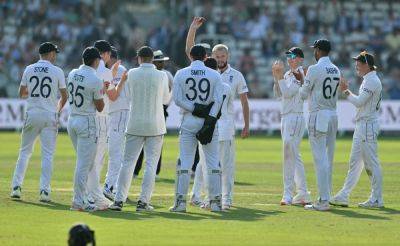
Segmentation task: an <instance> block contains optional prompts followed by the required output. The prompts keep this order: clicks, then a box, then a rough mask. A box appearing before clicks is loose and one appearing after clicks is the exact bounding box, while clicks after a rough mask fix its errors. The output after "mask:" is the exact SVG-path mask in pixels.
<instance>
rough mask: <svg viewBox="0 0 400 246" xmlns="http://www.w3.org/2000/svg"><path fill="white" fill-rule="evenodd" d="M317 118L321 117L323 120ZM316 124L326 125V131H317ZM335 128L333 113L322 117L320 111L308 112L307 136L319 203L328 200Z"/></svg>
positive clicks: (335, 122) (334, 115)
mask: <svg viewBox="0 0 400 246" xmlns="http://www.w3.org/2000/svg"><path fill="white" fill-rule="evenodd" d="M318 117H321V118H322V117H323V119H321V118H320V119H319V118H318ZM318 124H327V131H326V132H321V131H318V129H320V127H321V126H318ZM337 127H338V119H337V115H336V112H335V111H330V112H329V113H326V112H325V114H323V115H322V114H321V112H320V111H317V112H310V115H309V119H308V135H309V141H310V145H311V150H312V153H313V158H314V166H315V171H316V174H317V185H318V194H319V198H318V199H319V200H321V201H329V199H330V193H331V187H332V166H333V155H334V151H335V143H336V134H337Z"/></svg>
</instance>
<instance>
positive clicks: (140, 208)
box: [136, 200, 154, 212]
mask: <svg viewBox="0 0 400 246" xmlns="http://www.w3.org/2000/svg"><path fill="white" fill-rule="evenodd" d="M153 210H154V207H153V206H151V205H150V204H149V203H145V202H142V201H140V200H139V201H138V202H137V205H136V211H137V212H141V211H153Z"/></svg>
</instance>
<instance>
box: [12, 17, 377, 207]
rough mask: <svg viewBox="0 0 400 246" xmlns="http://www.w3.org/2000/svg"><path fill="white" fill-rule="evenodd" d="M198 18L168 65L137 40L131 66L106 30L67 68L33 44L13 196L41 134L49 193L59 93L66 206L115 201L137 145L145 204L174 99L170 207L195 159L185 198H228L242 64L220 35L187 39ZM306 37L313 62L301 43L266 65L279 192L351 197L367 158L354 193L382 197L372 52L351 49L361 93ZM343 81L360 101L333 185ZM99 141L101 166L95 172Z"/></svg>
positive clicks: (242, 93) (293, 197) (130, 172)
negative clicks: (305, 146) (214, 40)
mask: <svg viewBox="0 0 400 246" xmlns="http://www.w3.org/2000/svg"><path fill="white" fill-rule="evenodd" d="M204 21H205V19H204V18H202V17H195V18H194V20H193V22H192V24H191V26H190V28H189V32H188V35H187V40H186V49H185V51H186V55H187V57H188V58H189V59H190V61H191V63H190V65H189V66H188V67H185V68H183V69H181V70H179V71H178V72H177V73H176V74H175V76H172V75H171V74H170V73H169V72H168V71H166V70H165V69H164V65H163V64H164V61H166V60H168V59H169V58H168V57H164V55H163V53H162V51H160V50H158V51H153V50H152V48H150V47H148V46H143V47H141V48H140V49H139V50H138V51H137V59H138V63H139V66H138V67H137V68H132V69H130V70H127V69H126V68H125V67H124V66H122V65H121V61H120V60H118V51H117V49H116V48H115V47H114V46H112V45H111V44H110V43H109V42H108V41H106V40H98V41H96V42H95V43H94V45H93V46H90V47H87V48H86V49H84V51H83V53H82V65H81V66H80V67H79V68H76V69H73V70H72V71H71V72H70V73H69V74H68V76H67V80H65V76H64V72H63V71H62V69H61V68H59V67H57V66H55V65H53V64H54V63H55V61H56V57H57V53H58V52H59V49H58V47H57V45H55V44H53V43H50V42H46V43H43V44H41V45H40V47H39V55H40V60H39V61H38V62H36V63H34V64H31V65H29V66H28V67H27V68H26V69H25V71H24V74H23V76H22V79H21V85H20V90H19V94H20V97H22V98H27V112H26V117H25V123H24V126H23V130H22V141H21V149H20V153H19V157H18V160H17V164H16V168H15V171H14V177H13V181H12V191H11V197H12V198H13V199H20V198H21V191H22V189H21V187H22V184H23V179H24V176H25V172H26V169H27V165H28V161H29V158H30V156H31V154H32V150H33V144H34V142H35V139H36V138H37V137H38V136H39V137H40V139H41V146H42V153H41V154H42V172H41V177H40V194H39V195H40V201H42V202H49V201H51V197H50V195H51V187H50V181H51V176H52V166H53V155H54V151H55V145H56V137H57V133H58V118H59V115H60V112H61V111H62V109H63V107H64V105H65V104H66V103H67V101H68V103H69V118H68V126H67V130H68V134H69V136H70V139H71V142H72V145H73V148H74V150H75V153H76V168H75V173H74V187H73V198H72V205H71V210H77V211H89V212H90V211H97V210H106V209H111V210H117V211H120V210H122V208H123V206H124V203H126V201H127V198H128V193H129V188H130V186H131V182H132V178H133V177H134V172H135V173H136V171H134V170H135V167H136V168H137V165H138V163H141V160H140V159H141V158H143V153H144V156H145V159H146V165H145V171H144V176H143V181H142V187H141V193H140V195H139V198H138V201H137V205H136V211H151V210H153V209H154V208H153V206H152V205H151V196H152V193H153V190H154V186H155V179H156V175H157V174H158V173H159V172H160V168H161V158H162V157H161V152H162V148H163V136H164V135H165V134H166V132H167V131H166V124H165V122H166V118H167V116H168V112H167V108H168V105H169V104H170V102H171V101H172V100H173V101H174V103H175V104H176V105H177V106H178V107H179V108H180V115H181V124H180V131H179V158H178V160H177V165H176V180H175V198H174V203H173V206H172V207H171V208H170V211H171V212H186V206H187V196H188V193H189V186H190V179H191V173H192V170H193V171H194V176H195V177H194V184H193V189H192V192H191V193H192V195H191V196H190V204H191V205H193V206H200V207H201V208H203V209H208V210H211V211H215V212H217V211H221V210H227V209H230V208H231V207H232V205H233V187H234V176H235V174H234V173H235V144H234V143H235V117H234V116H235V115H234V111H233V101H234V100H235V98H236V97H239V99H240V102H241V105H242V113H243V119H244V128H243V130H242V132H241V137H242V138H247V137H248V136H249V104H248V98H247V93H248V88H247V85H246V81H245V78H244V77H243V75H242V74H241V73H240V72H239V71H237V70H235V69H234V68H232V67H231V66H230V65H229V63H228V60H229V49H228V47H227V46H226V45H224V44H217V45H215V46H214V47H213V48H212V49H211V46H210V45H208V44H204V43H203V44H195V41H194V40H195V36H196V31H197V29H198V28H200V27H201V26H202V24H203V23H204ZM312 47H313V49H314V56H315V59H316V60H317V63H316V64H315V65H311V66H309V67H308V69H304V68H303V67H302V62H303V58H304V53H303V51H302V50H301V49H300V48H298V47H293V48H291V49H289V50H288V51H287V52H286V57H287V62H288V65H289V68H290V69H289V71H287V72H286V73H285V72H284V64H283V63H282V62H281V61H276V62H275V63H274V64H273V66H272V73H273V77H274V94H275V95H276V97H277V98H279V99H280V100H281V102H282V112H281V116H282V117H281V120H282V128H281V135H282V140H283V181H284V189H283V190H284V191H283V197H282V200H281V203H280V204H281V205H290V204H293V205H302V206H304V207H305V209H313V210H328V209H329V208H330V204H331V205H339V206H348V203H349V202H348V200H349V195H350V192H351V190H352V189H353V188H354V187H355V185H356V183H357V181H358V179H359V177H360V174H361V172H362V169H363V167H364V166H365V168H366V171H367V174H368V175H369V177H370V179H371V185H372V191H371V196H370V197H369V199H368V200H367V201H366V202H364V203H360V204H359V205H360V206H362V207H382V206H383V200H382V174H381V168H380V164H379V160H378V156H377V137H378V133H379V125H378V110H379V104H380V100H381V90H382V85H381V82H380V80H379V78H378V77H377V75H376V72H375V69H376V67H375V66H374V57H373V56H372V55H371V54H369V53H367V52H362V53H360V54H359V55H358V56H357V57H354V60H355V61H356V70H357V74H358V75H359V76H360V77H363V78H364V80H363V83H362V85H361V87H360V91H359V94H358V95H355V94H353V93H352V92H351V91H350V90H349V89H348V82H347V81H346V80H345V79H344V78H343V77H342V76H341V73H340V70H339V69H338V67H337V66H335V65H334V64H333V63H332V62H331V61H330V59H329V52H330V50H331V44H330V42H329V41H328V40H325V39H320V40H317V41H315V42H314V45H313V46H312ZM210 51H211V52H210ZM340 92H342V93H343V94H344V95H346V96H347V99H348V100H349V101H350V102H351V103H352V104H354V105H355V106H356V107H357V115H356V128H355V132H354V137H353V146H352V154H351V159H350V169H349V172H348V175H347V178H346V181H345V184H344V186H343V189H342V190H341V191H339V193H338V194H336V195H335V196H333V197H331V195H330V194H331V193H332V190H331V187H332V179H331V177H332V164H333V157H334V151H335V142H336V133H337V124H338V123H337V122H338V120H337V114H336V103H337V99H338V95H339V93H340ZM59 95H60V97H59ZM306 99H308V105H309V111H310V112H309V119H308V124H307V128H308V136H309V140H310V145H311V149H312V152H313V158H314V163H315V169H316V176H317V186H318V198H317V200H316V201H315V202H312V200H311V196H310V192H309V191H308V189H307V184H306V178H305V170H304V165H303V162H302V159H301V155H300V153H299V145H300V142H301V139H302V137H303V134H304V131H305V128H306V124H305V119H304V116H303V105H304V100H306ZM106 153H108V157H109V158H108V168H107V174H106V177H105V181H104V184H101V170H102V168H103V164H104V160H105V156H106ZM138 160H139V161H138ZM197 163H198V164H197ZM196 164H197V167H196ZM202 192H204V194H205V197H202V196H201V195H202ZM295 193H296V194H295Z"/></svg>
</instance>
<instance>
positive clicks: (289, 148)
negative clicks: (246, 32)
mask: <svg viewBox="0 0 400 246" xmlns="http://www.w3.org/2000/svg"><path fill="white" fill-rule="evenodd" d="M286 58H287V62H288V64H289V68H290V69H289V71H287V72H286V73H285V74H283V72H284V66H283V63H282V62H280V61H276V62H275V63H274V65H273V66H272V74H273V76H274V94H275V96H276V97H277V98H279V99H280V100H281V102H282V106H281V117H282V119H281V135H282V141H283V185H284V188H283V197H282V200H281V205H290V204H294V205H303V206H304V205H306V204H308V203H311V197H310V195H309V193H308V191H307V182H306V176H305V171H304V164H303V161H302V159H301V155H300V143H301V140H302V138H303V134H304V130H305V120H304V116H303V106H304V100H303V99H302V98H301V96H300V93H299V89H300V85H301V81H303V80H302V78H303V77H304V69H303V68H302V67H301V65H302V63H303V59H304V53H303V50H302V49H300V48H299V47H292V48H291V49H289V50H288V51H286ZM294 190H296V191H297V194H296V195H295V196H294V197H293V192H294Z"/></svg>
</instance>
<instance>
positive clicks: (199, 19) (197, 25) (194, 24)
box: [190, 16, 206, 29]
mask: <svg viewBox="0 0 400 246" xmlns="http://www.w3.org/2000/svg"><path fill="white" fill-rule="evenodd" d="M205 21H206V19H205V18H204V17H197V16H196V17H194V18H193V21H192V24H190V28H194V29H199V28H200V27H201V25H203V23H204V22H205Z"/></svg>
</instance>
